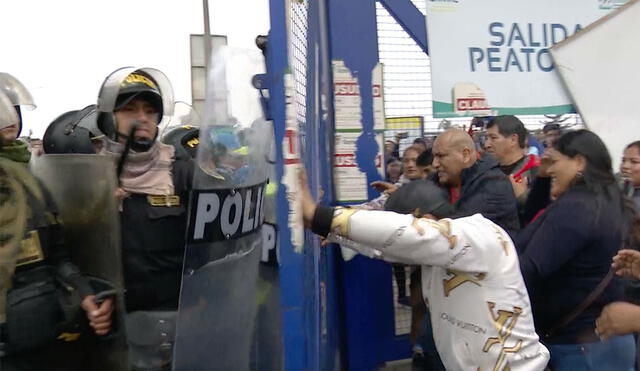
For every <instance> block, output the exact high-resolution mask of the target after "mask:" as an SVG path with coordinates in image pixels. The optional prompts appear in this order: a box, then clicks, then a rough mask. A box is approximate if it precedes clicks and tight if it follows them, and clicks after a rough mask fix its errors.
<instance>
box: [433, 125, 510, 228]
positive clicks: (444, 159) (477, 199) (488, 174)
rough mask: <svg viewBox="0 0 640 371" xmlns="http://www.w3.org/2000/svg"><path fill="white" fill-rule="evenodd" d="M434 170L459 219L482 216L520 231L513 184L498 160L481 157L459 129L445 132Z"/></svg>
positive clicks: (435, 152)
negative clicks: (446, 191) (477, 214)
mask: <svg viewBox="0 0 640 371" xmlns="http://www.w3.org/2000/svg"><path fill="white" fill-rule="evenodd" d="M433 167H434V168H435V170H436V173H437V181H438V182H439V183H440V185H441V186H444V187H446V189H447V190H448V192H449V200H450V202H451V203H452V204H453V205H454V206H455V210H456V217H461V216H469V215H473V214H476V213H480V214H482V215H483V216H484V217H485V218H487V219H489V220H491V221H493V222H494V223H496V224H498V225H500V226H501V227H502V228H504V229H506V230H507V231H513V230H517V229H519V228H520V222H519V220H518V205H517V200H516V197H515V195H514V193H513V188H512V186H511V182H510V181H509V179H508V178H507V176H506V175H505V174H504V173H503V172H502V171H501V170H500V164H499V163H498V162H497V161H496V160H495V159H493V158H491V157H488V156H482V157H480V158H479V157H478V153H477V152H476V149H475V144H474V143H473V140H472V139H471V137H470V136H469V134H467V133H466V132H464V131H462V130H459V129H450V130H447V131H445V132H444V133H442V134H441V135H440V136H439V137H438V139H436V141H435V143H434V145H433Z"/></svg>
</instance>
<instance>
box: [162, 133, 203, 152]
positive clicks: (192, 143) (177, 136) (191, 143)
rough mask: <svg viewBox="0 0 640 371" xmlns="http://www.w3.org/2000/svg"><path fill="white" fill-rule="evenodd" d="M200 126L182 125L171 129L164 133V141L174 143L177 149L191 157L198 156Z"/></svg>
mask: <svg viewBox="0 0 640 371" xmlns="http://www.w3.org/2000/svg"><path fill="white" fill-rule="evenodd" d="M199 136H200V128H198V127H197V126H191V125H182V126H178V127H175V128H173V129H171V130H170V131H169V132H167V133H166V134H164V136H163V137H162V142H163V143H165V144H170V145H173V146H174V147H175V148H176V151H178V152H180V153H181V154H183V155H185V156H189V157H191V158H195V157H196V150H197V149H198V144H200V140H199Z"/></svg>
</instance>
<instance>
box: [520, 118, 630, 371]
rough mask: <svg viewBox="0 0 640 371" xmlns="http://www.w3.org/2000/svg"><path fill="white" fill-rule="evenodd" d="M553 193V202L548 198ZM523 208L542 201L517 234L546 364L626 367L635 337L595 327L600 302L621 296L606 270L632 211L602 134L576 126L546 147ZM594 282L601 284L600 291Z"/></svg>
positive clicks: (560, 367)
mask: <svg viewBox="0 0 640 371" xmlns="http://www.w3.org/2000/svg"><path fill="white" fill-rule="evenodd" d="M551 198H553V199H554V200H555V201H554V202H553V203H551V204H549V203H550V200H551ZM547 205H549V206H548V207H547ZM527 207H528V208H529V209H532V208H533V211H535V210H538V211H539V210H543V208H544V207H546V209H544V211H543V212H538V213H537V217H536V218H535V220H533V221H532V222H531V223H530V224H529V225H528V226H527V228H525V229H524V230H522V231H521V232H520V233H519V234H518V235H517V236H515V238H514V240H515V243H516V246H517V247H518V251H519V254H520V269H521V271H522V275H523V277H524V280H525V283H526V286H527V290H528V292H529V295H530V297H531V304H532V307H533V315H534V319H535V322H536V330H537V331H538V333H539V334H540V336H541V338H542V340H543V341H544V342H545V343H546V345H547V347H548V349H549V351H550V352H551V360H550V362H549V365H550V367H551V368H552V369H553V370H625V371H626V370H630V369H631V368H632V367H633V363H634V359H635V345H634V340H633V337H632V336H630V335H627V336H615V337H611V338H609V339H607V340H605V341H601V339H600V338H599V336H598V333H597V331H596V330H595V320H596V318H597V317H598V315H599V314H600V312H601V310H602V308H603V307H604V306H605V305H607V304H609V303H611V302H614V301H616V300H619V299H620V298H621V297H622V294H623V287H622V284H621V282H620V281H619V280H618V279H613V280H611V281H608V280H609V279H610V277H611V275H610V274H608V272H609V269H610V265H611V263H610V262H611V259H612V257H613V256H614V255H616V252H617V251H618V250H619V249H620V248H621V247H622V244H623V240H624V238H625V236H626V234H627V232H628V229H629V227H628V226H630V225H631V224H630V221H631V220H632V217H633V213H632V212H631V211H630V210H629V208H628V207H626V203H625V201H624V198H623V196H622V193H621V191H620V189H619V188H618V185H617V182H616V179H615V177H614V175H613V171H612V166H611V157H610V156H609V153H608V152H607V149H606V147H605V145H604V143H603V142H602V140H601V139H600V138H599V137H598V136H597V135H596V134H594V133H592V132H590V131H588V130H578V131H574V132H569V133H567V134H565V135H563V136H562V137H561V138H560V139H559V140H558V141H557V142H555V143H554V145H553V148H552V149H550V150H549V151H548V152H547V153H545V158H544V161H543V164H542V165H541V168H540V171H539V175H538V178H537V179H536V180H535V182H534V186H533V189H532V194H531V196H530V198H529V200H528V203H527ZM533 214H535V213H534V212H532V211H531V210H530V212H529V213H528V215H533ZM599 286H601V287H605V289H604V290H602V292H601V293H598V291H600V290H598V287H599ZM588 297H595V298H594V299H593V300H591V298H589V299H588ZM582 307H584V308H582Z"/></svg>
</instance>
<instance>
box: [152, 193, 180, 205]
mask: <svg viewBox="0 0 640 371" xmlns="http://www.w3.org/2000/svg"><path fill="white" fill-rule="evenodd" d="M147 201H148V202H149V205H151V206H164V207H172V206H180V196H176V195H148V196H147Z"/></svg>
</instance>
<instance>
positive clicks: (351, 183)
mask: <svg viewBox="0 0 640 371" xmlns="http://www.w3.org/2000/svg"><path fill="white" fill-rule="evenodd" d="M360 134H361V133H359V132H336V134H335V147H334V148H335V152H334V164H333V179H334V184H335V188H336V200H337V201H338V202H350V203H351V202H365V201H367V199H368V197H367V188H368V184H367V175H366V174H365V173H363V172H362V171H360V169H359V168H358V163H357V161H356V140H357V139H358V137H359V136H360ZM382 141H383V134H382V133H376V143H377V144H378V148H382V145H383V144H382ZM382 162H383V160H382V153H380V152H378V154H377V155H376V158H375V165H376V169H377V170H378V173H379V174H380V176H381V177H383V176H384V167H383V164H382Z"/></svg>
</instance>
